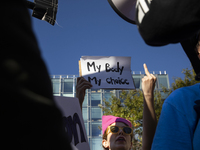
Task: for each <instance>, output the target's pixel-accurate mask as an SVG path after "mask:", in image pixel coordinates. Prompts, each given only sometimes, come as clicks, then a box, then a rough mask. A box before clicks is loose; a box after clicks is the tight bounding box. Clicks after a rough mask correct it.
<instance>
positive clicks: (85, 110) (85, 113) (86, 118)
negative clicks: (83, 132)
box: [82, 108, 88, 121]
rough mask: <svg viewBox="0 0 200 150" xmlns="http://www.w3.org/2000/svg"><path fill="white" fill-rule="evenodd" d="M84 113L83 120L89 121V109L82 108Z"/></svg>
mask: <svg viewBox="0 0 200 150" xmlns="http://www.w3.org/2000/svg"><path fill="white" fill-rule="evenodd" d="M82 114H83V120H84V121H87V120H88V111H87V108H82Z"/></svg>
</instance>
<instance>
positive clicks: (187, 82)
mask: <svg viewBox="0 0 200 150" xmlns="http://www.w3.org/2000/svg"><path fill="white" fill-rule="evenodd" d="M182 73H183V74H184V79H181V78H180V77H176V78H174V83H172V85H171V88H170V89H167V88H165V87H163V91H164V93H168V94H169V95H170V94H171V93H172V92H173V91H174V90H176V89H178V88H181V87H185V86H191V85H194V84H196V83H200V81H196V80H195V76H196V73H195V71H194V70H193V69H192V67H191V68H190V69H188V68H186V69H183V70H182Z"/></svg>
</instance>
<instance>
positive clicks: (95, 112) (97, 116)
mask: <svg viewBox="0 0 200 150" xmlns="http://www.w3.org/2000/svg"><path fill="white" fill-rule="evenodd" d="M91 111H92V112H91V115H92V120H94V121H97V120H101V108H91Z"/></svg>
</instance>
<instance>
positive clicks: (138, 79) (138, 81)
mask: <svg viewBox="0 0 200 150" xmlns="http://www.w3.org/2000/svg"><path fill="white" fill-rule="evenodd" d="M133 80H134V83H135V88H136V89H140V88H141V85H140V84H141V76H140V75H134V76H133Z"/></svg>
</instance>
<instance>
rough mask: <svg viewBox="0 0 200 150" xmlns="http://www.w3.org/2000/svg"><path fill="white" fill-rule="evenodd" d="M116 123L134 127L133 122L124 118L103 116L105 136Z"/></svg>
mask: <svg viewBox="0 0 200 150" xmlns="http://www.w3.org/2000/svg"><path fill="white" fill-rule="evenodd" d="M114 122H123V123H125V124H127V125H128V126H129V127H132V124H131V122H130V121H128V120H126V119H124V118H120V117H115V116H112V115H108V116H102V133H103V134H104V132H105V131H106V129H107V127H108V126H109V125H111V124H113V123H114Z"/></svg>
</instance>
